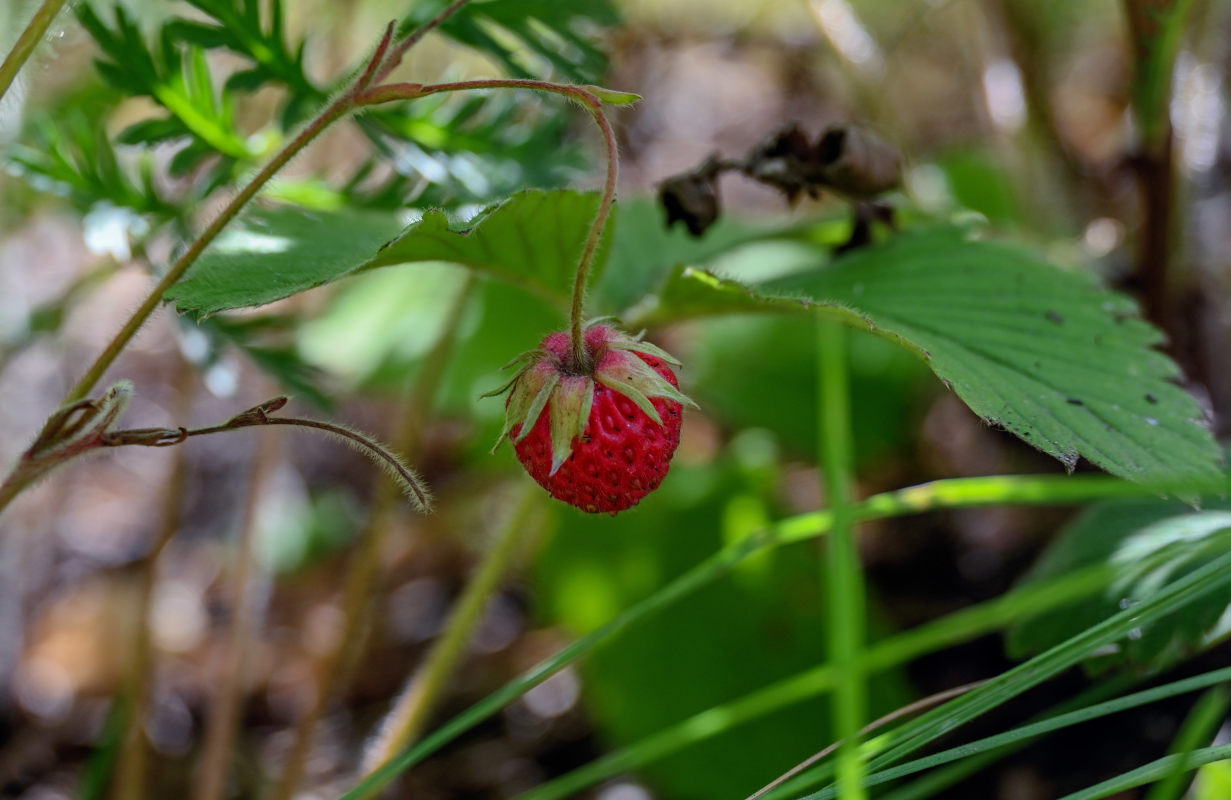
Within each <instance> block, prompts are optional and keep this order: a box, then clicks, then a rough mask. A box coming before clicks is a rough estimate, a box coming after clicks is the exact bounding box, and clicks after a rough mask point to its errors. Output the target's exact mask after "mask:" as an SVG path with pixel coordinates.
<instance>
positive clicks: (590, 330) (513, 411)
mask: <svg viewBox="0 0 1231 800" xmlns="http://www.w3.org/2000/svg"><path fill="white" fill-rule="evenodd" d="M584 338H585V348H586V355H587V356H588V358H587V359H586V360H587V362H588V363H587V364H575V363H573V358H572V348H571V346H570V342H569V337H568V334H567V333H564V332H559V333H553V334H551V335H549V336H548V337H547V338H545V339H544V340H543V342H542V344H541V345H540V346H539V347H538V348H537V349H535V350H531V351H529V352H526V353H522V354H521V355H519V356H518V357H517V358H515V359H513V360H512V361H510V362H509V364H508V365H506V366H509V367H511V366H514V365H518V364H520V365H521V366H520V368H519V369H518V372H517V374H516V375H514V376H513V378H512V379H511V380H510V381H509V382H508V383H506V384H505V385H504V386H503V387H501V388H500V389H498V390H496V391H495V392H492V393H490V395H488V396H491V395H498V394H503V393H504V392H506V391H509V390H510V389H511V390H512V391H511V393H510V395H509V398H508V401H507V403H506V404H505V421H504V430H502V431H501V433H500V438H499V440H497V442H496V447H495V448H493V452H494V451H495V449H496V448H499V447H500V444H501V443H502V442H503V441H504V440H505V438H506V437H510V438H512V440H513V444H518V443H519V442H520V441H521V440H522V439H524V438H525V437H526V436H527V435H528V434H529V433H530V431H531V429H533V428H534V426H535V423H537V422H538V420H539V418H540V417H541V416H542V414H543V412H544V410H545V409H546V410H548V413H549V414H550V415H551V416H550V428H551V471H550V473H549V474H550V475H555V474H556V472H557V471H558V470H559V469H560V467H561V466H562V465H563V464H564V462H565V461H566V460H568V457H569V454H570V453H572V452H573V443H574V441H575V440H576V439H577V438H578V437H582V436H585V433H586V425H587V423H588V422H589V419H590V411H591V406H592V403H593V401H594V389H595V383H596V382H597V383H599V384H602V385H603V386H606V387H607V388H608V389H611V390H612V391H614V392H617V393H619V394H622V395H624V396H625V397H627V398H628V399H629V400H631V401H632V402H633V404H634V405H636V406H637V408H639V409H641V411H642V412H643V413H644V414H645V415H646V416H647V417H649V418H650V419H651V420H653V421H654V422H655V423H657V424H658V425H662V424H663V421H662V418H661V416H660V414H659V413H658V409H656V408H655V407H654V404H653V402H651V401H652V400H654V399H655V398H666V399H669V400H674V401H675V402H677V403H682V404H684V405H688V406H691V407H693V408H696V407H697V404H696V403H694V402H693V401H692V400H691V399H690V398H689V397H688V396H687V395H685V394H684V393H683V392H681V391H680V390H679V389H677V388H675V387H674V386H672V385H671V384H670V383H669V382H668V381H667V380H666V378H664V377H663V376H662V375H660V374H659V373H658V372H657V371H656V370H655V369H654V368H653V367H651V366H650V365H649V364H647V363H646V362H645V361H644V360H642V359H641V357H640V356H638V355H637V354H638V353H642V354H645V355H647V356H651V357H653V358H656V359H660V360H662V361H664V362H666V363H668V364H671V365H674V366H679V365H680V362H679V361H678V360H676V359H675V358H674V357H673V356H671V355H670V354H669V353H667V352H666V351H665V350H663V349H662V348H660V347H657V346H655V345H653V344H650V343H649V342H645V341H642V340H641V336H640V335H638V336H629V335H628V334H626V333H624V332H622V331H620V330H618V329H616V328H614V327H612V326H610V325H601V324H595V323H591V324H590V325H588V326H587V327H586V329H585V334H584Z"/></svg>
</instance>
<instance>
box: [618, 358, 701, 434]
mask: <svg viewBox="0 0 1231 800" xmlns="http://www.w3.org/2000/svg"><path fill="white" fill-rule="evenodd" d="M614 344H616V343H614V342H613V343H611V344H608V347H612V346H613V345H614ZM633 344H638V343H637V342H633ZM616 349H625V348H616ZM613 361H614V363H612V364H610V365H607V366H605V367H604V368H603V369H601V370H600V371H599V373H598V375H597V377H598V379H599V381H600V382H601V383H603V384H604V385H605V386H609V387H611V388H612V389H616V391H619V389H618V388H617V387H615V386H613V385H612V384H611V383H610V382H609V381H608V380H607V378H609V379H610V380H614V381H617V382H619V383H623V384H626V385H631V386H633V387H634V388H635V389H636V390H637V391H638V392H639V393H640V394H641V395H642V396H644V397H647V398H650V397H665V398H667V399H669V400H674V401H675V402H677V403H680V404H682V405H686V406H690V407H692V408H696V407H697V404H696V403H694V402H693V401H692V399H691V398H690V397H689V396H688V395H686V394H684V393H683V392H681V391H680V390H679V389H677V388H675V387H674V386H672V385H671V383H670V382H669V381H668V380H667V379H666V378H664V377H663V376H662V375H659V374H658V370H656V369H654V368H653V367H651V366H650V365H649V364H647V363H645V362H644V361H642V360H641V359H640V358H639V357H637V356H635V355H632V354H629V355H627V356H624V357H623V358H619V359H614V360H613ZM628 399H630V400H632V401H633V402H634V403H636V402H637V399H636V398H635V397H633V396H632V395H629V396H628ZM647 402H648V401H647ZM638 405H640V403H638ZM652 407H653V406H651V408H652ZM642 410H643V411H644V410H645V409H644V407H643V408H642ZM646 413H647V414H649V412H648V411H647V412H646ZM650 416H651V417H654V416H656V415H654V414H651V415H650ZM655 421H658V420H655ZM660 424H661V422H660Z"/></svg>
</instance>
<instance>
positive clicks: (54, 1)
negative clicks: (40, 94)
mask: <svg viewBox="0 0 1231 800" xmlns="http://www.w3.org/2000/svg"><path fill="white" fill-rule="evenodd" d="M63 7H64V0H43V4H42V5H41V6H39V8H38V10H37V11H35V12H34V17H33V18H31V20H30V24H29V25H27V26H26V29H25V30H24V31H22V32H21V36H19V37H17V41H16V43H14V44H13V49H12V50H10V51H9V54H8V55H7V56H6V57H5V59H4V63H3V64H0V98H3V97H4V95H5V93H7V92H8V90H9V87H10V86H12V85H13V81H14V80H15V79H16V78H17V73H18V72H21V67H22V65H23V64H25V63H26V61H27V60H28V59H29V58H30V55H31V54H32V53H33V52H34V48H36V47H38V44H39V42H41V41H42V40H43V34H45V33H47V29H48V28H50V27H51V23H52V22H53V21H55V18H56V15H57V14H59V13H60V9H61V8H63Z"/></svg>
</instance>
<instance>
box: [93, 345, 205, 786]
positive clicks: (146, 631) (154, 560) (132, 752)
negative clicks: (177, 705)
mask: <svg viewBox="0 0 1231 800" xmlns="http://www.w3.org/2000/svg"><path fill="white" fill-rule="evenodd" d="M195 375H196V372H195V370H194V369H193V367H192V365H191V364H190V363H189V362H188V360H187V359H184V358H180V359H179V365H178V367H177V369H176V376H175V381H174V385H175V392H176V403H175V405H176V409H175V411H176V416H177V417H179V418H181V419H182V418H184V417H186V416H187V415H188V413H189V411H190V410H191V406H192V379H193V377H194V376H195ZM187 481H188V451H187V450H183V449H180V450H177V451H176V453H175V458H174V460H173V461H172V463H171V472H170V474H169V475H168V476H167V482H166V485H165V487H164V488H163V501H162V509H161V513H160V514H159V519H158V529H157V533H156V534H155V536H154V542H153V544H152V546H151V547H150V551H149V553H147V554H146V556H145V558H144V559H143V560H142V563H141V574H140V577H139V578H138V581H139V583H138V590H137V602H136V607H137V608H136V612H135V614H134V617H135V620H136V621H135V623H134V628H133V640H132V644H131V645H130V647H129V651H130V652H131V653H132V659H133V663H132V668H131V669H130V670H129V672H128V677H127V680H126V684H127V686H126V689H125V694H126V695H127V697H128V700H129V704H130V706H129V713H128V719H127V729H126V730H125V731H124V742H123V745H122V750H121V753H120V760H119V765H118V767H117V768H116V777H115V787H114V790H113V791H112V793H111V796H112V797H113V798H114V800H144V798H145V796H146V791H145V789H146V772H147V769H148V759H149V750H148V748H147V745H146V739H145V718H146V715H147V713H148V709H149V705H150V697H151V696H152V694H153V689H152V687H153V685H154V681H153V680H152V679H151V677H150V673H151V671H152V667H153V663H154V652H153V647H152V644H151V638H150V605H151V601H152V599H153V596H154V586H155V584H156V583H157V579H158V560H159V558H160V557H161V556H162V552H163V550H165V549H166V547H167V545H168V544H169V543H170V542H171V539H172V538H173V537H174V536H175V534H176V532H177V531H178V530H179V528H180V522H181V520H182V518H183V505H184V489H185V486H186V485H187Z"/></svg>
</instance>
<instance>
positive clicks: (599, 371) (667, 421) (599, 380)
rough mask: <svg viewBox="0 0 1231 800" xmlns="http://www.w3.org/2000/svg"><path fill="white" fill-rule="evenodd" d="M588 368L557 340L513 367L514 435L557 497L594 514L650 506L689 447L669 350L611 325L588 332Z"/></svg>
mask: <svg viewBox="0 0 1231 800" xmlns="http://www.w3.org/2000/svg"><path fill="white" fill-rule="evenodd" d="M584 344H585V350H586V353H585V355H586V358H585V363H583V364H576V363H574V360H575V359H574V358H573V355H572V347H571V343H570V340H569V335H568V334H567V333H565V332H557V333H552V334H549V335H548V336H547V337H545V338H544V339H543V341H542V343H540V345H539V347H538V349H537V350H533V351H531V352H529V353H523V354H522V355H521V356H518V358H516V359H514V360H513V362H512V363H513V364H517V363H521V364H522V365H523V366H522V367H521V369H520V370H519V371H518V373H517V375H516V376H514V378H513V379H512V380H511V381H509V383H508V384H506V385H505V386H504V387H503V388H501V389H500V390H498V391H497V392H494V393H493V394H501V393H503V392H505V391H507V390H509V389H511V390H512V391H511V392H509V397H508V399H507V400H506V402H505V423H504V430H503V431H502V432H501V434H500V440H499V441H498V442H497V443H496V446H497V447H499V445H500V443H501V442H503V441H504V439H505V437H506V436H507V437H509V438H510V439H512V441H513V446H514V449H515V450H516V451H517V458H518V460H519V461H521V463H522V466H524V467H525V468H526V471H527V472H529V473H530V477H532V478H534V479H535V480H536V481H538V482H539V484H540V485H541V486H543V488H545V489H547V491H548V492H550V493H551V495H552V496H553V497H555V498H557V499H559V500H563V501H564V502H566V503H568V504H569V505H571V506H575V507H577V508H579V509H581V510H582V511H587V512H589V513H599V512H607V513H610V514H615V513H616V512H619V511H623V510H624V509H626V508H631V507H632V506H635V505H636V504H637V503H639V502H641V499H642V498H644V497H645V496H646V495H647V494H649V493H650V492H652V491H654V490H655V489H657V488H658V485H659V484H660V483H662V480H663V478H664V477H666V475H667V469H668V468H669V466H670V464H671V456H672V455H673V454H674V453H675V448H676V446H678V445H679V443H680V425H681V423H682V422H683V417H682V414H683V405H691V406H693V407H695V404H694V403H693V402H692V401H691V400H689V399H688V397H686V396H685V395H684V394H682V393H681V392H680V390H679V388H678V387H679V383H678V382H677V381H676V378H675V373H674V372H672V371H671V367H670V366H669V365H671V364H674V365H676V366H679V362H678V361H676V360H675V359H674V358H672V357H671V356H670V355H668V354H667V353H666V352H665V351H663V350H662V349H660V348H658V347H655V346H654V345H652V344H650V343H648V342H643V341H641V340H640V339H639V338H636V337H632V336H628V335H627V334H625V333H623V332H621V331H619V330H617V329H616V328H613V327H612V326H610V325H598V324H593V325H590V326H589V327H587V328H586V330H585V333H584Z"/></svg>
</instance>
